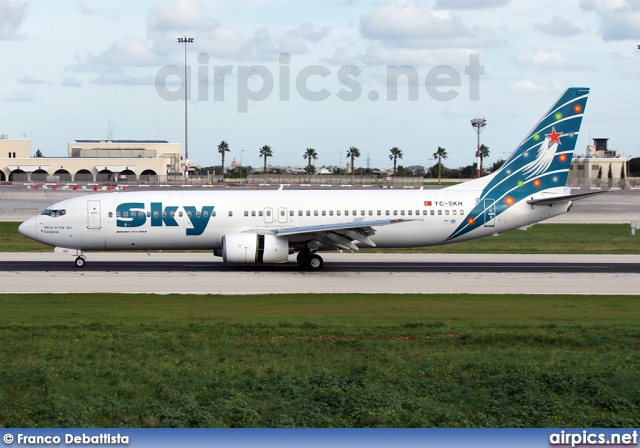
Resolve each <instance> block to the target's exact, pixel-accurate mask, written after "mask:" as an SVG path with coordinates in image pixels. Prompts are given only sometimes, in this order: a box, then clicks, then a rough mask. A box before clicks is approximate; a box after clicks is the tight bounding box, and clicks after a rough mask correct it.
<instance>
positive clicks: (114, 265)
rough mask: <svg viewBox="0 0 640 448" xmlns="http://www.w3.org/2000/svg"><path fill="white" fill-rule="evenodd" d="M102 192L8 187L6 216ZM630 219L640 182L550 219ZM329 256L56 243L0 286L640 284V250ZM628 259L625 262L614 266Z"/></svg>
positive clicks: (573, 290) (629, 290) (619, 290)
mask: <svg viewBox="0 0 640 448" xmlns="http://www.w3.org/2000/svg"><path fill="white" fill-rule="evenodd" d="M101 193H102V192H93V191H70V190H69V191H66V190H28V189H25V188H12V187H2V188H0V220H4V221H22V220H25V219H27V218H30V217H31V216H33V215H36V214H38V213H40V212H41V211H42V210H43V209H45V208H46V207H48V206H49V205H51V204H53V203H55V202H58V201H60V200H63V199H67V198H70V197H73V196H78V195H83V194H85V195H86V194H101ZM632 221H640V192H638V191H636V190H631V191H628V190H625V191H612V192H608V193H606V194H603V195H600V196H596V197H592V198H589V199H585V200H583V201H578V202H576V203H575V204H574V207H573V209H572V210H571V211H570V212H569V213H567V214H565V215H562V216H559V217H556V218H554V219H552V220H548V221H546V222H555V223H617V224H621V223H630V222H632ZM638 237H639V238H640V235H639V236H638ZM322 256H323V258H324V260H325V269H324V270H322V271H319V272H308V271H301V270H299V269H298V268H297V264H295V262H293V261H291V262H290V263H288V264H285V265H243V266H237V265H227V264H223V263H222V262H221V261H220V259H219V258H216V257H213V255H212V254H204V253H159V254H158V253H154V254H152V255H151V257H149V256H148V255H147V254H146V253H129V252H126V253H123V252H112V253H90V254H88V260H87V267H85V268H83V269H78V268H76V267H75V265H74V264H73V257H65V256H63V255H56V254H53V253H1V254H0V262H1V263H0V264H1V265H2V267H0V293H51V292H58V293H71V292H83V293H96V292H113V293H159V294H174V293H175V294H184V293H195V294H276V293H367V294H377V293H394V294H405V293H436V294H453V293H468V294H488V293H498V294H601V295H611V294H633V295H638V294H640V288H638V280H639V273H638V271H639V270H640V269H639V268H638V267H639V266H640V255H606V256H603V255H477V254H451V255H449V254H447V255H443V254H349V253H343V254H340V253H323V254H322ZM291 259H292V260H293V257H292V258H291ZM92 263H94V265H93V267H91V266H92ZM162 263H164V264H162ZM447 263H449V265H447V266H444V265H445V264H447ZM439 264H442V265H443V266H444V268H443V266H439ZM624 264H628V269H626V270H625V269H612V268H611V266H613V265H616V266H618V267H619V266H622V265H624ZM332 265H334V268H331V266H332ZM560 265H562V269H561V272H559V271H558V269H559V268H558V266H560ZM449 266H451V267H450V268H449ZM532 266H534V267H532ZM545 266H547V267H545ZM572 266H574V267H572Z"/></svg>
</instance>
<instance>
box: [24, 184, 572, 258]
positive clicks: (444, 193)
mask: <svg viewBox="0 0 640 448" xmlns="http://www.w3.org/2000/svg"><path fill="white" fill-rule="evenodd" d="M478 196H479V192H477V191H471V190H462V189H452V190H449V189H445V190H351V189H348V190H347V189H343V190H277V191H275V190H238V191H229V190H225V191H216V190H203V191H192V190H188V191H187V190H178V191H143V192H122V193H107V194H95V195H90V196H83V197H77V198H73V199H69V200H65V201H62V202H59V203H57V204H54V205H52V206H51V207H50V208H49V209H48V210H51V211H53V212H56V211H57V213H49V214H48V215H44V214H43V215H38V216H35V217H33V218H31V219H30V220H28V221H26V222H25V223H24V224H22V226H21V227H20V231H21V233H23V234H25V235H26V236H29V237H30V238H33V239H35V240H37V241H40V242H42V243H44V244H48V245H50V246H54V247H62V248H69V249H80V250H131V249H139V250H153V249H210V250H216V249H221V247H222V241H223V236H224V235H228V234H237V233H245V232H249V233H258V234H277V231H278V230H280V229H286V228H292V227H295V228H306V227H313V226H322V225H331V224H336V223H353V224H354V226H355V225H357V223H358V222H362V221H365V222H369V221H377V220H385V219H386V220H389V219H390V220H400V221H402V222H398V223H394V224H391V225H383V226H380V227H375V226H373V230H374V234H372V235H371V236H370V240H371V241H373V243H375V245H376V247H380V248H403V247H419V246H431V245H438V244H443V243H447V242H456V241H463V240H468V239H474V238H480V237H483V236H487V235H491V234H496V233H500V232H504V231H507V230H511V229H515V228H519V227H523V226H529V225H532V224H535V223H536V222H539V221H541V220H543V219H547V218H550V217H552V216H556V215H558V214H561V213H565V212H566V211H567V209H568V207H567V206H566V205H564V206H553V207H532V206H530V205H528V204H527V203H526V202H524V201H522V202H519V203H517V204H515V205H513V206H512V207H510V208H509V209H508V210H504V211H503V213H499V214H498V215H497V216H496V214H495V209H493V210H492V209H491V208H490V207H488V208H487V209H486V210H485V213H489V214H491V215H489V218H492V217H494V216H495V219H487V220H486V221H487V222H486V224H485V225H484V226H483V227H479V228H476V229H474V230H473V231H471V232H469V233H466V234H465V235H463V236H461V237H458V238H455V239H453V240H451V241H447V238H448V237H449V236H450V235H451V233H452V232H453V231H454V230H455V229H456V228H457V227H458V226H459V225H460V223H461V222H462V221H463V220H465V219H468V217H469V213H470V212H471V211H472V209H473V208H474V207H475V206H476V203H477V201H478ZM61 210H63V211H64V212H60V211H61ZM51 215H54V216H51ZM312 238H313V233H312V232H311V233H310V232H307V233H302V234H295V235H291V236H289V237H287V239H288V243H289V244H290V246H291V247H294V246H295V245H296V244H303V243H304V242H305V241H309V240H310V239H312ZM354 242H355V243H356V245H358V246H361V244H359V243H358V242H357V241H354ZM320 248H321V249H322V248H323V247H320Z"/></svg>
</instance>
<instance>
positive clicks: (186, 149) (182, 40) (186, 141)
mask: <svg viewBox="0 0 640 448" xmlns="http://www.w3.org/2000/svg"><path fill="white" fill-rule="evenodd" d="M178 43H181V44H184V178H185V179H187V178H188V177H189V126H188V121H187V116H188V115H187V103H188V101H187V100H188V96H189V86H188V83H189V80H188V79H187V44H192V43H193V37H186V36H185V37H178ZM223 169H224V167H223Z"/></svg>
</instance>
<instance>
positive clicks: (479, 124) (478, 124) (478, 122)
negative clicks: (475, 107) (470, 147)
mask: <svg viewBox="0 0 640 448" xmlns="http://www.w3.org/2000/svg"><path fill="white" fill-rule="evenodd" d="M486 125H487V120H485V119H484V118H474V119H473V120H471V126H473V129H474V130H475V131H476V134H478V147H477V149H476V158H477V159H478V166H477V172H476V173H477V174H476V177H478V178H480V176H481V173H480V164H481V162H480V160H481V157H482V153H481V152H480V133H481V132H482V130H483V129H484V127H485V126H486Z"/></svg>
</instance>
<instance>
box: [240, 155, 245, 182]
mask: <svg viewBox="0 0 640 448" xmlns="http://www.w3.org/2000/svg"><path fill="white" fill-rule="evenodd" d="M243 154H244V149H242V150H240V179H242V177H243V176H242V155H243Z"/></svg>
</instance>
